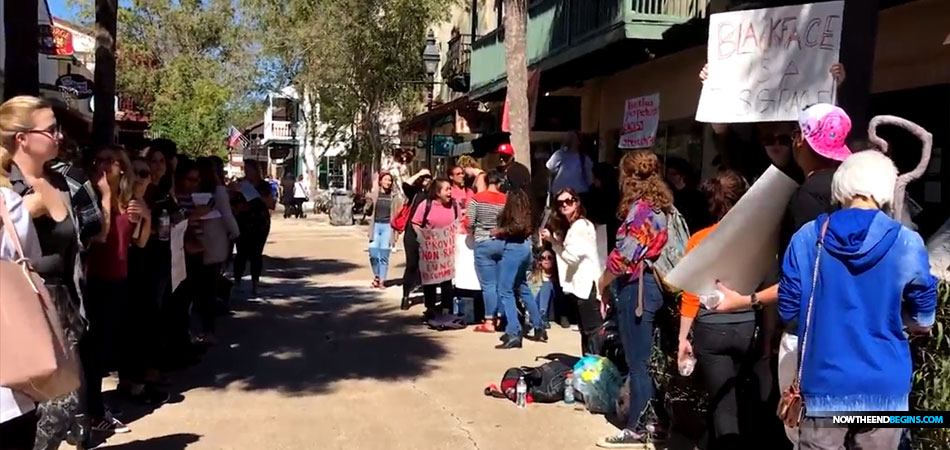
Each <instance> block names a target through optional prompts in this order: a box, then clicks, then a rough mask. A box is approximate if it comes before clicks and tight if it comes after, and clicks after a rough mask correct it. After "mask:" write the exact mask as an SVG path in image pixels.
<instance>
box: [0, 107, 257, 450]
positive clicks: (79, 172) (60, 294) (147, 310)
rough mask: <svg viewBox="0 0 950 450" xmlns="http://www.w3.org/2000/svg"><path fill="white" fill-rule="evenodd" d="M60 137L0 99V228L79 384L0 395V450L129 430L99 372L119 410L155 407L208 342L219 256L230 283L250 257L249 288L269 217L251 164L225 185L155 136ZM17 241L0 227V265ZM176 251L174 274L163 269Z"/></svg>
mask: <svg viewBox="0 0 950 450" xmlns="http://www.w3.org/2000/svg"><path fill="white" fill-rule="evenodd" d="M62 138H63V135H62V132H61V128H60V126H59V125H58V124H57V121H56V116H55V114H54V111H53V108H52V106H51V105H50V104H49V103H48V102H46V101H45V100H42V99H39V98H35V97H29V96H20V97H14V98H12V99H10V100H8V101H6V102H5V103H3V104H2V105H0V193H2V195H3V199H4V203H5V205H6V208H7V211H8V212H9V217H11V219H10V221H11V222H12V223H9V224H7V223H4V224H3V226H5V227H6V226H12V227H14V228H15V229H16V231H17V235H18V236H19V237H20V239H19V241H21V242H20V244H22V250H23V255H24V256H25V257H26V258H27V259H28V261H29V263H30V264H31V266H32V267H33V268H34V269H35V271H36V272H37V273H38V274H39V275H40V276H42V278H43V280H44V282H45V287H46V290H47V291H48V292H49V296H50V297H51V299H52V303H53V305H55V308H56V312H57V313H58V316H59V318H60V320H61V326H62V327H63V329H64V330H65V333H66V336H67V340H68V342H69V345H70V347H72V348H71V349H70V351H72V352H75V354H76V355H78V358H79V361H80V363H81V379H82V382H81V385H80V387H79V389H78V390H76V391H75V392H72V393H70V394H68V395H65V396H62V397H59V398H55V399H52V400H47V401H43V402H39V403H38V402H37V401H35V399H33V398H31V397H29V396H28V395H26V394H25V393H24V392H22V391H18V390H16V389H11V388H9V387H0V435H2V436H3V437H2V440H0V448H3V449H4V450H6V449H17V450H27V449H36V450H53V449H56V448H59V446H60V444H61V443H62V442H64V441H68V442H70V443H73V444H75V445H77V446H83V445H86V444H87V443H88V442H90V440H95V439H97V438H99V437H101V436H96V435H97V434H102V433H106V435H107V433H127V432H130V431H131V430H130V429H129V427H128V426H127V425H125V424H124V423H122V421H121V420H120V419H119V418H117V417H116V414H115V410H114V409H112V408H110V407H109V406H110V405H106V404H105V402H104V401H103V396H102V380H103V378H104V377H106V376H107V375H108V374H109V373H111V372H118V378H119V384H118V392H119V394H120V395H121V396H122V397H124V398H125V400H127V401H129V402H131V403H132V404H136V405H142V406H146V407H157V406H159V405H161V404H163V403H165V402H167V401H168V400H169V397H170V396H169V393H168V392H166V391H165V389H167V386H169V373H170V372H172V371H175V370H178V369H180V368H183V367H187V366H189V365H193V364H196V363H197V362H198V361H200V357H201V355H202V354H203V352H204V351H205V350H206V349H207V348H208V347H210V346H213V345H215V343H216V342H217V340H216V338H215V323H216V318H217V317H218V316H219V315H220V314H223V313H226V311H227V304H226V301H225V300H226V299H227V298H229V292H230V289H231V284H232V282H231V280H228V279H227V278H226V277H225V266H226V265H227V263H228V262H229V261H231V262H233V271H231V273H232V276H233V282H234V283H240V282H241V279H242V278H243V275H244V270H245V266H246V265H247V263H248V262H249V263H250V272H251V290H252V292H254V293H256V291H257V289H258V287H259V283H260V275H261V270H262V251H263V247H264V243H265V242H266V240H267V235H268V232H269V229H270V216H271V210H273V209H274V195H273V193H272V188H271V186H270V184H269V183H268V182H267V181H266V180H264V179H263V177H262V173H261V168H260V167H259V165H258V164H257V162H256V161H251V160H248V161H246V162H245V167H244V170H245V177H244V178H243V179H242V180H236V181H234V182H232V183H229V184H228V185H225V183H226V181H227V180H226V178H225V174H224V168H223V163H222V160H221V159H220V158H218V157H214V156H212V157H200V158H197V159H191V158H189V157H187V156H185V155H183V154H179V153H178V151H177V147H176V145H175V143H174V142H172V141H170V140H167V139H154V140H152V141H150V142H148V144H147V146H146V147H145V148H143V149H126V148H123V147H121V146H118V145H110V146H105V147H101V148H96V149H90V150H89V151H85V152H78V151H73V152H70V151H67V150H68V149H65V148H60V142H61V141H62ZM182 229H184V231H183V237H182V238H181V239H180V240H179V239H176V237H175V236H176V234H178V235H181V234H180V233H176V231H179V232H180V231H181V230H182ZM178 245H180V247H178V248H176V247H177V246H178ZM17 247H18V244H17V243H16V242H14V238H13V237H12V236H11V234H9V233H4V234H3V238H2V241H0V257H2V258H3V259H5V260H8V261H19V258H18V256H17V252H16V248H17ZM235 247H236V250H237V251H236V254H235V255H234V257H233V258H232V253H233V249H234V248H235ZM176 251H181V252H183V254H184V267H179V266H178V265H176V263H174V262H173V261H174V260H175V258H174V257H173V253H175V252H176ZM232 260H233V261H232ZM0 282H10V280H0ZM23 345H27V344H23ZM37 345H40V344H39V343H38V344H37Z"/></svg>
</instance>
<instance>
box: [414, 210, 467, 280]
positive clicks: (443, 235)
mask: <svg viewBox="0 0 950 450" xmlns="http://www.w3.org/2000/svg"><path fill="white" fill-rule="evenodd" d="M456 228H457V226H456V225H453V226H450V227H444V228H418V227H417V228H416V235H417V236H418V237H419V273H420V274H421V275H422V285H423V286H428V285H433V284H439V283H441V282H443V281H446V280H451V279H453V278H455V239H456V235H458V232H457V230H456Z"/></svg>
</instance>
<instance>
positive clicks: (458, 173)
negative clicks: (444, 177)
mask: <svg viewBox="0 0 950 450" xmlns="http://www.w3.org/2000/svg"><path fill="white" fill-rule="evenodd" d="M459 175H462V172H461V171H459V172H452V176H453V177H457V176H459Z"/></svg>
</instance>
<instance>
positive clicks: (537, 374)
mask: <svg viewBox="0 0 950 450" xmlns="http://www.w3.org/2000/svg"><path fill="white" fill-rule="evenodd" d="M572 370H573V369H572V368H571V367H570V366H568V365H567V364H565V363H563V362H561V361H558V360H553V361H548V362H546V363H544V364H542V365H540V366H538V367H527V366H522V367H512V368H510V369H508V370H506V371H505V374H504V375H502V377H501V389H500V391H501V392H494V393H493V392H490V391H489V390H486V391H485V394H486V395H493V396H495V397H500V398H507V399H508V400H511V401H513V402H514V401H517V400H518V394H517V391H516V388H517V386H518V379H519V378H520V377H522V376H523V377H524V381H525V383H526V384H527V385H528V393H529V394H531V398H532V400H533V401H534V402H535V403H556V402H559V401H561V400H564V379H565V378H566V377H567V374H568V373H570V372H571V371H572Z"/></svg>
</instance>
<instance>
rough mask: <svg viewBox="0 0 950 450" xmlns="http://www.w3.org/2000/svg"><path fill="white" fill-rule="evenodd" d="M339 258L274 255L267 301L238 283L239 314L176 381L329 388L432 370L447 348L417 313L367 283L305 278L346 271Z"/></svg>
mask: <svg viewBox="0 0 950 450" xmlns="http://www.w3.org/2000/svg"><path fill="white" fill-rule="evenodd" d="M353 267H356V265H355V264H351V263H346V262H341V261H338V260H314V259H304V258H268V260H267V261H266V262H265V268H266V270H265V274H264V280H263V281H264V282H265V284H264V288H262V290H261V292H259V294H260V297H261V298H262V299H247V295H246V293H245V292H244V291H243V290H242V289H241V288H237V289H236V290H235V292H234V295H233V297H234V300H233V301H232V305H231V306H232V310H233V315H232V317H231V318H225V319H221V320H220V322H219V326H218V333H217V336H218V339H219V341H220V342H219V343H218V345H217V346H216V347H215V348H212V349H211V350H210V351H209V352H208V354H207V355H206V356H205V358H204V360H203V361H202V362H201V363H200V364H198V365H197V366H195V367H193V368H192V369H189V370H187V371H185V372H183V373H181V374H179V375H177V376H176V377H175V378H178V379H179V380H180V381H179V383H176V385H175V386H174V387H173V388H174V389H175V390H178V391H179V392H186V391H188V390H190V389H193V388H198V387H209V388H224V387H226V386H229V385H232V383H233V385H232V386H231V387H232V388H233V387H239V388H241V389H247V390H256V389H274V390H278V391H282V392H287V393H294V394H300V393H304V394H313V393H320V392H325V391H328V390H329V389H330V388H331V384H332V383H334V382H336V381H340V380H345V379H363V378H367V379H377V380H398V379H406V378H412V377H415V376H418V375H422V374H425V373H427V372H428V371H430V370H432V369H434V367H435V365H436V363H437V361H438V360H439V359H440V358H441V357H442V356H443V355H445V354H446V352H447V351H446V349H445V348H444V347H443V345H441V344H440V343H438V342H437V341H436V340H435V339H434V336H432V335H431V334H429V333H427V331H426V330H425V329H424V327H422V326H421V325H420V324H419V319H418V318H416V317H415V316H406V315H404V314H399V313H398V311H399V305H398V303H397V302H390V303H387V302H385V301H384V300H382V299H380V298H379V293H378V291H372V290H370V289H369V288H368V287H367V288H362V287H350V286H320V285H318V284H315V283H313V282H311V281H309V280H306V279H305V277H307V276H310V275H315V274H330V273H334V274H336V273H341V272H346V271H349V270H352V269H353Z"/></svg>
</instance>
